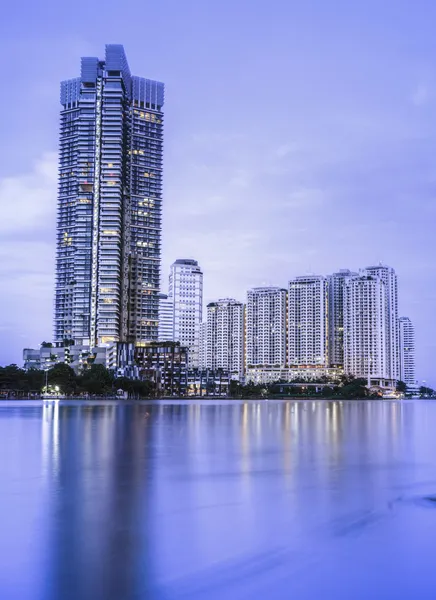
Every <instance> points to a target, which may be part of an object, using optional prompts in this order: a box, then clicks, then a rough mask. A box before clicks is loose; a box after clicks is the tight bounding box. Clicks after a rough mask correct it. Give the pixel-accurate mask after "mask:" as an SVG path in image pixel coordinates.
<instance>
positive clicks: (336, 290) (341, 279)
mask: <svg viewBox="0 0 436 600" xmlns="http://www.w3.org/2000/svg"><path fill="white" fill-rule="evenodd" d="M353 276H357V273H353V272H351V271H350V270H349V269H340V270H339V271H338V272H337V273H333V275H329V276H328V277H327V281H328V356H329V364H330V366H337V367H342V366H343V365H344V287H345V282H346V281H347V280H348V279H349V278H350V277H353Z"/></svg>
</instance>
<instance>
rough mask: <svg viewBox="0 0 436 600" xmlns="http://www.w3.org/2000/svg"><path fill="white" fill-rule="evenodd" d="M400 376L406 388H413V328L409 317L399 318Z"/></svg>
mask: <svg viewBox="0 0 436 600" xmlns="http://www.w3.org/2000/svg"><path fill="white" fill-rule="evenodd" d="M398 322H399V331H400V374H399V378H400V380H401V381H404V383H405V384H406V385H407V386H408V387H412V388H413V387H414V386H416V385H417V383H416V374H415V328H414V327H413V323H412V321H411V320H410V319H409V317H400V318H399V320H398Z"/></svg>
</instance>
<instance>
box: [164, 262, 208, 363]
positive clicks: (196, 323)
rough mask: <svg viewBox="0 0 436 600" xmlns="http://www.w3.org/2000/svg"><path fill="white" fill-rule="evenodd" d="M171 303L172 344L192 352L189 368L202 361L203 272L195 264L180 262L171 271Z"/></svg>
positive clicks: (169, 291)
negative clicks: (184, 347)
mask: <svg viewBox="0 0 436 600" xmlns="http://www.w3.org/2000/svg"><path fill="white" fill-rule="evenodd" d="M168 299H169V300H171V301H172V303H173V323H172V330H173V340H174V341H176V342H180V344H181V345H182V346H186V347H188V348H189V367H190V368H197V367H198V366H199V360H200V324H201V323H202V321H203V271H202V270H201V268H200V267H199V265H198V262H197V261H196V260H191V259H178V260H176V261H175V262H174V263H173V264H172V265H171V269H170V277H169V287H168Z"/></svg>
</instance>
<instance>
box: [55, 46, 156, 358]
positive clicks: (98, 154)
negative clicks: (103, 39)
mask: <svg viewBox="0 0 436 600" xmlns="http://www.w3.org/2000/svg"><path fill="white" fill-rule="evenodd" d="M163 104H164V86H163V84H162V83H159V82H157V81H152V80H150V79H143V78H141V77H136V76H132V75H131V73H130V69H129V65H128V63H127V59H126V56H125V53H124V49H123V47H122V46H120V45H114V44H111V45H108V46H106V54H105V58H104V60H100V59H98V58H95V57H87V58H82V66H81V74H80V77H77V78H75V79H70V80H67V81H63V82H62V84H61V105H62V108H61V125H60V151H59V191H58V219H57V255H56V294H55V317H54V340H55V342H56V343H57V344H60V343H62V342H63V341H64V340H65V339H67V340H74V341H75V342H76V343H77V344H84V345H89V346H90V347H95V346H100V345H104V344H108V343H113V342H118V341H130V342H139V343H144V342H147V341H150V340H157V337H158V291H159V283H160V281H159V279H160V240H161V202H162V143H163V112H162V107H163Z"/></svg>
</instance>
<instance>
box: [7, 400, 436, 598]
mask: <svg viewBox="0 0 436 600" xmlns="http://www.w3.org/2000/svg"><path fill="white" fill-rule="evenodd" d="M15 410H17V409H15ZM17 414H18V413H14V414H11V416H10V419H15V420H16V419H17ZM20 414H21V413H20ZM23 414H25V413H23ZM417 415H418V418H417ZM20 418H21V419H24V420H23V421H22V422H21V421H20V429H17V428H12V429H11V425H10V424H9V427H6V426H5V425H4V423H2V421H1V420H0V427H1V432H2V436H3V440H4V444H5V446H6V447H8V437H7V436H8V435H9V433H8V432H9V431H12V432H13V435H14V436H15V438H16V437H17V435H18V436H20V435H21V437H20V438H19V441H18V442H16V441H15V438H14V442H13V443H14V444H15V445H14V446H11V444H12V441H11V442H10V444H9V447H10V448H12V447H13V448H14V449H15V452H16V454H17V464H19V465H20V466H21V467H22V468H23V473H22V474H21V475H22V480H23V482H24V483H23V486H24V487H23V488H22V491H23V490H24V489H27V490H28V494H27V496H25V495H24V493H23V494H22V495H21V496H20V497H19V498H18V500H17V503H18V504H19V507H20V513H19V516H18V513H17V514H14V513H13V512H12V511H11V500H10V498H9V497H8V496H5V497H4V499H3V500H2V502H3V504H2V506H3V509H4V511H3V515H4V514H5V511H7V512H8V515H9V519H10V520H11V521H12V523H11V524H10V526H9V527H6V525H7V520H6V517H5V516H3V517H2V518H3V523H4V527H3V530H2V533H3V536H6V539H5V540H3V542H1V543H2V544H3V546H4V548H5V549H6V547H9V548H11V549H12V550H13V549H14V548H15V549H16V550H15V554H13V553H12V554H11V555H12V556H16V561H21V562H19V564H20V565H21V569H22V570H24V569H25V570H26V573H27V578H28V581H29V582H32V586H33V587H32V589H30V587H29V586H28V588H26V590H24V588H23V593H22V594H21V596H20V595H16V596H15V597H16V598H17V600H30V599H31V600H35V599H36V600H58V599H60V598H62V600H70V599H71V600H73V599H74V600H85V599H86V600H87V599H88V598H89V599H91V598H92V599H94V598H104V599H105V600H112V599H114V600H115V599H117V600H118V599H121V598H122V599H123V600H130V599H133V598H147V600H153V599H154V598H156V599H160V598H165V599H166V600H167V599H168V600H171V599H172V598H178V597H189V598H205V597H208V598H210V599H213V598H215V597H217V598H218V597H227V592H228V589H227V588H226V587H225V586H226V585H227V583H225V582H230V583H229V584H228V585H229V586H230V587H231V582H234V581H238V582H241V581H242V582H243V581H244V577H245V576H246V575H244V573H248V572H250V576H248V575H247V576H246V577H247V585H248V582H252V583H253V585H255V584H256V581H257V579H256V577H257V570H258V569H257V567H256V568H254V567H253V569H252V570H251V571H249V570H248V567H247V564H251V563H253V564H254V565H257V564H258V563H257V562H256V561H257V560H258V559H257V558H256V557H258V556H264V555H265V556H268V557H275V556H277V555H279V556H280V560H278V559H277V560H278V564H281V565H283V569H284V572H283V573H282V575H281V577H282V579H283V578H286V577H287V576H288V575H287V573H289V572H291V571H290V569H291V570H292V569H296V568H297V567H298V565H299V563H298V561H299V560H300V557H304V556H306V557H309V558H310V560H316V553H317V552H321V549H322V548H324V546H325V545H326V544H331V540H335V539H339V538H340V537H341V536H343V535H346V532H347V531H349V530H350V527H355V523H360V522H365V520H364V519H362V516H361V515H367V514H371V515H372V514H373V513H374V514H376V515H379V514H381V515H383V514H384V512H383V511H387V510H388V508H387V507H388V506H389V502H390V500H391V498H392V495H393V491H392V490H396V489H399V488H400V487H401V486H402V485H405V483H407V482H408V481H409V480H410V478H411V477H415V478H418V477H421V479H425V477H424V476H423V475H419V473H420V471H419V468H420V467H419V464H420V462H422V460H421V461H420V457H422V456H426V455H427V454H428V451H429V448H433V446H434V445H436V444H435V443H433V442H432V440H433V439H434V436H433V429H432V428H431V427H430V426H429V425H428V423H430V422H433V423H435V422H436V418H435V416H433V413H430V409H429V408H428V407H427V406H425V405H423V404H420V405H419V404H418V405H414V404H413V403H407V402H404V403H401V402H349V401H314V402H304V401H300V402H298V401H268V402H265V401H244V402H231V401H222V402H212V401H197V402H193V403H190V402H179V403H177V402H173V403H166V404H164V403H158V404H155V405H153V404H143V405H142V404H135V405H133V404H123V403H112V404H98V405H97V404H95V405H92V404H76V405H73V404H72V403H62V402H61V403H52V402H50V403H47V404H45V405H44V406H43V408H42V409H40V408H38V409H37V412H36V413H32V418H33V419H34V421H33V423H35V422H36V423H38V426H39V430H38V431H39V434H38V435H39V436H40V437H39V438H38V440H37V443H36V444H35V439H34V438H33V437H32V435H34V433H32V432H34V429H32V428H31V425H32V422H30V420H29V419H28V420H27V421H26V419H25V418H24V417H23V416H20ZM38 419H39V420H40V423H39V420H38ZM432 419H433V421H432ZM35 420H36V421H35ZM14 422H15V421H14ZM11 423H12V420H11ZM34 426H35V425H33V427H34ZM20 432H21V433H20ZM418 432H423V434H422V435H418ZM432 436H433V437H432ZM11 439H12V438H11ZM38 444H40V447H41V451H40V453H39V454H38V455H37V456H36V455H35V456H33V455H32V454H31V455H30V456H29V452H31V451H32V449H34V448H35V447H37V448H38V449H39V445H38ZM432 444H433V446H432ZM434 450H435V451H436V448H434ZM412 459H413V467H412V466H411V462H412ZM412 469H413V470H414V471H416V473H415V472H412ZM1 473H3V477H4V478H6V479H7V481H8V482H11V481H12V479H11V475H10V473H9V472H8V471H5V467H3V470H1V469H0V474H1ZM8 485H9V486H11V485H12V484H11V483H9V484H8ZM20 489H21V488H20ZM395 493H397V492H395ZM0 514H2V513H1V512H0ZM365 519H366V517H365ZM350 524H351V525H350ZM29 536H31V542H30V541H29V540H30V538H29ZM14 539H17V540H20V544H21V545H20V546H19V548H20V549H21V554H20V553H19V552H18V545H17V543H15V546H14V545H13V542H14ZM386 539H387V538H386ZM21 540H26V543H24V541H21ZM26 544H27V545H26ZM3 546H2V547H3ZM330 547H331V546H328V549H330ZM335 548H336V549H337V547H335ZM5 552H6V550H5ZM288 553H289V555H288ZM305 553H306V554H305ZM328 555H329V552H328V551H327V546H326V556H328ZM291 556H292V560H291V558H289V557H291ZM313 557H315V558H313ZM268 560H270V559H268ZM271 560H275V559H271ZM301 560H302V558H301ZM250 561H251V562H250ZM292 572H294V571H292ZM14 577H16V575H15V574H14V573H11V574H9V581H12V580H13V578H14ZM265 577H266V575H265ZM276 580H277V581H278V580H280V578H279V577H277V578H276V576H275V571H271V581H270V582H269V585H271V586H273V585H274V582H275V581H276ZM219 582H221V583H219ZM223 582H224V583H223ZM218 583H219V585H220V586H221V587H219V586H218ZM29 585H30V584H29ZM238 585H239V584H238ZM250 585H251V583H250ZM288 585H289V586H291V585H292V582H291V581H290V582H289V584H288ZM217 586H218V587H217ZM222 586H224V587H222ZM218 589H219V593H220V594H221V596H219V595H214V594H218V591H216V590H218ZM289 589H290V588H289ZM8 590H9V588H8ZM3 591H4V590H3V588H2V584H1V582H0V592H3ZM247 593H248V592H247ZM26 594H27V595H26ZM183 594H185V596H183ZM9 595H10V594H9ZM0 597H7V595H5V594H3V595H2V594H1V593H0ZM247 597H248V596H247ZM252 597H255V596H252ZM296 597H298V595H297V596H296ZM233 598H237V596H236V595H233V596H228V600H232V599H233Z"/></svg>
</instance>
